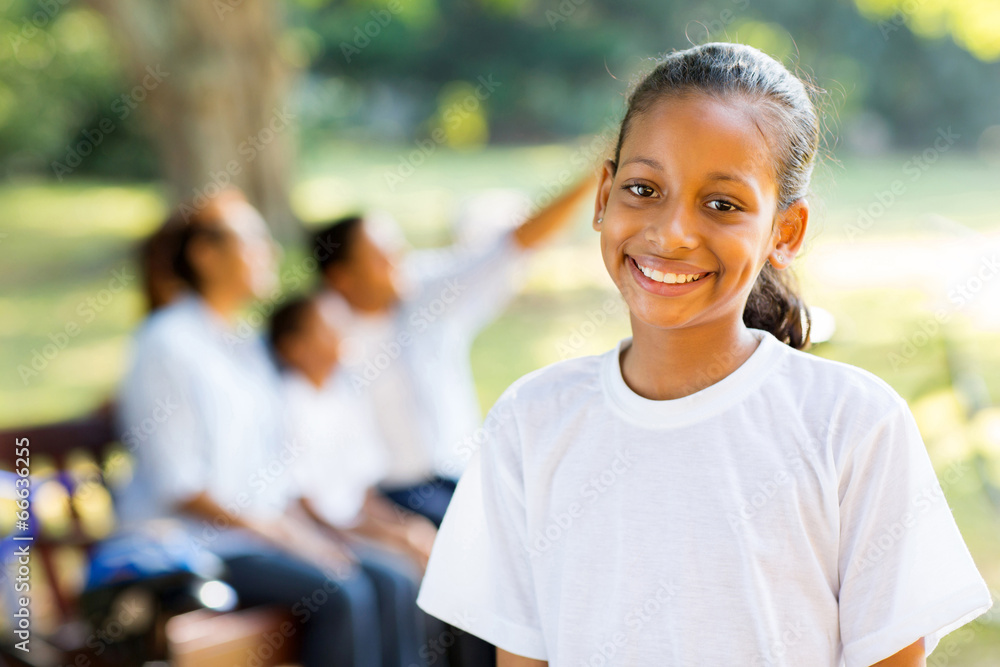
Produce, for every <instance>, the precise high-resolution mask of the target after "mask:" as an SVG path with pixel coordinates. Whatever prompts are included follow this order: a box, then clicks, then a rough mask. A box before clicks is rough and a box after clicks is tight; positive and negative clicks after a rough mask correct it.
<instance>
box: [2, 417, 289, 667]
mask: <svg viewBox="0 0 1000 667" xmlns="http://www.w3.org/2000/svg"><path fill="white" fill-rule="evenodd" d="M24 438H27V440H28V443H29V444H28V449H29V451H30V454H29V467H30V471H31V488H32V506H31V508H30V512H31V519H30V522H31V524H30V526H31V530H30V532H31V534H32V535H34V539H33V541H32V542H31V554H32V561H31V568H32V578H31V612H32V632H31V644H30V646H31V654H30V655H24V654H22V652H20V651H16V650H13V649H6V648H5V650H4V651H3V652H2V653H3V656H4V659H6V660H8V661H9V662H10V663H11V664H15V665H18V664H24V665H31V666H35V665H89V666H93V667H100V666H101V665H120V664H121V661H120V660H116V659H115V658H114V657H113V656H111V655H110V654H111V653H112V652H111V651H107V650H105V649H106V648H107V646H106V645H105V644H103V643H102V641H101V640H100V639H99V637H100V635H99V631H97V630H95V629H94V628H93V627H92V626H91V623H89V622H88V621H87V620H86V619H85V618H84V617H83V616H82V613H81V609H80V605H79V602H80V594H81V592H82V591H83V587H84V585H85V583H86V582H85V578H86V574H87V569H88V565H89V563H90V559H91V556H92V555H93V551H94V548H95V546H96V544H97V543H98V542H99V541H100V540H101V539H102V538H104V537H107V536H108V535H109V534H110V533H111V531H112V530H113V528H114V509H113V504H112V501H111V494H110V492H109V490H108V488H107V485H106V484H113V483H114V481H115V479H116V477H118V476H120V475H122V474H127V473H128V471H129V470H130V469H131V459H130V457H129V455H128V452H127V451H126V450H125V449H124V448H123V447H122V446H121V445H120V444H119V443H118V438H117V435H116V433H115V426H114V419H113V414H112V408H111V406H110V405H105V406H103V407H102V408H100V409H99V410H97V411H96V412H94V413H93V414H91V415H88V416H86V417H83V418H81V419H75V420H71V421H66V422H61V423H57V424H49V425H43V426H32V427H25V428H14V429H6V430H3V431H0V468H3V469H6V470H8V471H10V470H15V469H16V468H15V463H20V464H22V465H19V466H18V467H23V463H24V462H23V461H21V462H18V461H17V457H16V456H15V451H16V448H15V441H18V442H22V439H24ZM8 483H11V484H12V483H13V480H12V479H11V478H10V477H9V476H8ZM8 527H9V526H4V528H5V529H6V528H8ZM0 585H2V586H9V585H11V582H8V581H6V580H4V579H3V577H0ZM289 618H290V616H289V614H288V613H287V612H285V611H283V610H275V609H266V608H263V609H247V610H241V611H237V612H230V613H226V614H219V613H214V612H209V611H206V610H197V611H194V612H190V613H186V614H181V615H178V616H174V617H173V618H171V619H169V620H166V621H165V623H164V624H163V625H162V627H157V628H155V629H154V631H153V632H150V633H147V634H148V635H149V636H150V639H149V641H151V642H153V643H154V645H153V646H150V647H149V648H150V650H151V651H152V652H153V653H154V654H155V653H163V654H165V657H169V658H170V660H171V663H172V664H174V665H176V666H177V667H203V666H205V667H207V666H209V665H213V666H214V665H220V664H244V663H245V662H246V661H247V656H249V655H251V654H253V655H255V656H256V660H255V661H253V664H254V665H257V666H259V667H275V666H277V665H286V664H288V663H289V662H290V656H291V655H293V654H294V636H290V637H289V638H288V641H282V642H276V641H273V640H272V641H270V642H265V641H263V640H264V638H266V637H275V636H283V635H282V630H283V628H284V629H285V633H284V634H288V632H287V628H288V625H289V624H290V623H291V621H290V620H289ZM276 633H277V634H276ZM95 638H96V640H95ZM274 644H278V645H277V646H274ZM235 656H241V657H239V659H234V657H235ZM2 662H3V661H2V660H0V664H2Z"/></svg>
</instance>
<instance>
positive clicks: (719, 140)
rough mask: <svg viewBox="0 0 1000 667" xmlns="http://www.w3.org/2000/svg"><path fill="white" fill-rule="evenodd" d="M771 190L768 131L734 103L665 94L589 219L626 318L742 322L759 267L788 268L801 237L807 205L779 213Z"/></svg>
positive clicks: (638, 125) (657, 322) (653, 322)
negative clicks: (598, 234) (629, 315)
mask: <svg viewBox="0 0 1000 667" xmlns="http://www.w3.org/2000/svg"><path fill="white" fill-rule="evenodd" d="M777 194H778V193H777V184H776V182H775V178H774V169H773V167H772V154H771V148H770V146H769V145H768V138H767V137H766V136H765V134H763V131H762V129H761V127H760V126H758V124H757V123H756V122H755V120H754V117H753V116H752V115H751V113H748V112H747V111H746V110H745V107H744V108H741V106H740V102H739V101H736V100H719V99H716V98H712V97H709V96H707V95H701V94H695V95H689V96H684V97H671V98H666V99H663V100H660V101H659V102H657V103H655V104H654V105H653V106H652V107H651V108H650V109H649V110H648V111H647V112H646V113H644V114H641V115H638V116H636V117H634V118H633V120H632V124H631V127H630V128H629V132H628V134H627V135H626V137H625V141H624V143H623V145H622V148H621V154H620V157H619V165H618V167H617V170H616V169H615V165H614V163H613V162H612V161H610V160H608V161H607V162H606V163H605V166H604V172H603V173H602V175H601V183H600V188H599V190H598V196H597V206H596V213H595V218H594V228H595V229H596V230H598V231H600V232H601V253H602V255H603V257H604V264H605V266H606V267H607V270H608V273H609V274H610V275H611V278H612V280H614V282H615V284H616V285H617V287H618V289H619V291H621V293H622V296H623V297H624V298H625V302H626V303H627V304H628V307H629V310H630V312H631V313H632V317H633V320H635V319H638V320H640V321H642V322H644V323H646V324H648V325H650V326H653V327H656V328H681V327H691V326H698V325H704V324H707V323H710V322H717V321H719V320H723V321H728V322H731V323H737V322H740V321H742V316H743V309H744V307H745V305H746V300H747V297H748V296H749V294H750V290H751V289H752V288H753V285H754V282H755V281H756V279H757V274H758V273H759V272H760V270H761V268H762V267H763V265H764V262H766V261H768V259H770V260H771V261H772V263H773V264H774V265H775V267H776V268H784V267H785V266H787V264H788V262H790V261H791V258H792V257H793V256H794V254H795V252H796V251H797V250H798V248H799V246H800V245H801V242H802V237H803V236H804V232H805V225H806V220H807V217H808V208H807V206H806V203H805V201H804V200H799V201H798V202H796V203H795V204H793V205H792V206H791V207H789V208H788V209H786V210H785V211H782V212H780V213H779V212H778V211H777ZM599 218H603V221H602V222H600V223H598V222H597V220H598V219H599ZM779 253H780V254H781V255H783V259H782V260H779V259H778V254H779Z"/></svg>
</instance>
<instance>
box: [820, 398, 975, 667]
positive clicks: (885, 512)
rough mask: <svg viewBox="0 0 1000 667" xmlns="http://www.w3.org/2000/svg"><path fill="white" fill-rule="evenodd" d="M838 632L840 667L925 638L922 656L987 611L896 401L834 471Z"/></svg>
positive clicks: (909, 421) (865, 663)
mask: <svg viewBox="0 0 1000 667" xmlns="http://www.w3.org/2000/svg"><path fill="white" fill-rule="evenodd" d="M839 494H840V555H839V570H840V595H839V603H840V631H841V640H842V642H843V646H844V660H845V664H846V667H869V666H870V665H872V664H874V663H876V662H878V661H880V660H883V659H885V658H887V657H889V656H891V655H893V654H895V653H897V652H899V651H900V650H902V649H903V648H905V647H907V646H909V645H910V644H912V643H914V642H915V641H917V640H918V639H920V638H921V637H923V638H924V646H925V650H926V652H927V653H928V654H930V652H931V651H932V650H934V648H935V646H937V644H938V641H939V640H940V639H941V638H942V637H943V636H945V635H946V634H948V633H949V632H951V631H953V630H955V629H957V628H959V627H961V626H962V625H964V624H965V623H968V622H969V621H971V620H972V619H974V618H976V617H977V616H979V615H980V614H982V613H984V612H985V611H986V610H988V609H989V608H990V606H991V604H992V601H991V596H990V593H989V590H988V588H987V587H986V584H985V582H984V581H983V579H982V577H981V576H980V574H979V572H978V570H977V569H976V565H975V563H974V562H973V560H972V556H971V555H970V554H969V550H968V548H967V547H966V545H965V542H964V541H963V539H962V535H961V534H960V533H959V530H958V527H957V525H956V524H955V520H954V518H953V516H952V513H951V509H950V508H949V507H948V502H947V500H946V498H945V496H944V493H943V491H942V488H941V485H940V483H939V481H938V478H937V475H936V474H935V472H934V469H933V467H932V466H931V462H930V458H929V457H928V455H927V451H926V449H925V447H924V443H923V439H922V438H921V436H920V432H919V430H918V429H917V425H916V422H915V421H914V419H913V415H912V414H911V413H910V410H909V407H908V406H907V405H906V403H905V401H903V400H902V399H901V398H900V399H898V400H897V401H896V404H895V407H894V408H893V409H892V410H890V411H889V413H888V414H886V416H885V417H883V418H882V419H881V420H880V422H879V423H878V425H877V426H876V427H875V428H874V429H873V430H872V431H871V432H870V433H869V435H868V437H866V438H863V439H861V440H860V441H859V442H857V444H856V445H855V446H853V447H852V448H851V450H850V452H849V453H848V454H847V455H846V457H845V458H844V461H843V463H842V466H841V472H840V488H839Z"/></svg>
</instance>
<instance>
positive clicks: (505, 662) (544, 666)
mask: <svg viewBox="0 0 1000 667" xmlns="http://www.w3.org/2000/svg"><path fill="white" fill-rule="evenodd" d="M548 664H549V663H547V662H545V661H543V660H532V659H531V658H524V657H521V656H519V655H514V654H513V653H507V651H505V650H503V649H502V648H498V649H497V667H548Z"/></svg>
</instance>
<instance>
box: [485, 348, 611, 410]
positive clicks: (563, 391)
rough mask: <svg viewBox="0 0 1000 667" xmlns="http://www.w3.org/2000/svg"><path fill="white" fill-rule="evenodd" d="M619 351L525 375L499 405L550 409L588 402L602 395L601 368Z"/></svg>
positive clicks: (502, 396) (505, 392)
mask: <svg viewBox="0 0 1000 667" xmlns="http://www.w3.org/2000/svg"><path fill="white" fill-rule="evenodd" d="M616 352H617V350H609V351H607V352H603V353H601V354H595V355H589V356H583V357H574V358H571V359H563V360H561V361H556V362H554V363H551V364H549V365H547V366H543V367H542V368H539V369H537V370H534V371H532V372H530V373H528V374H526V375H522V376H521V377H520V378H518V379H517V380H515V381H514V382H513V383H512V384H511V385H510V386H509V387H507V389H506V390H505V391H504V392H503V394H502V395H501V396H500V398H499V399H497V405H500V406H502V407H507V408H509V407H511V406H512V405H526V406H532V407H535V408H548V407H554V405H553V404H558V405H559V406H560V407H562V408H566V407H568V406H570V405H574V404H580V403H581V402H585V401H586V400H587V398H588V397H593V396H597V395H599V394H600V392H601V366H602V364H603V363H604V362H605V360H606V359H607V357H608V356H610V355H613V354H615V353H616Z"/></svg>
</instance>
